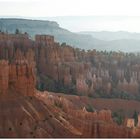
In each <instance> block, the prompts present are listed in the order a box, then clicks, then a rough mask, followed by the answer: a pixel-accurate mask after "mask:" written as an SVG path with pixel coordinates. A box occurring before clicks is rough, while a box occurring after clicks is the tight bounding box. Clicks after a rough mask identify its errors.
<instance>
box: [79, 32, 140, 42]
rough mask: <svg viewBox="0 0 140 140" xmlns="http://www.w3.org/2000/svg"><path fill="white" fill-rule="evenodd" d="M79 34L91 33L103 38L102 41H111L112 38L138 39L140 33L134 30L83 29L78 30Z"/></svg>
mask: <svg viewBox="0 0 140 140" xmlns="http://www.w3.org/2000/svg"><path fill="white" fill-rule="evenodd" d="M79 33H80V34H87V35H92V37H94V38H97V39H100V40H104V41H112V40H120V39H135V40H140V33H135V32H132V33H131V32H126V31H117V32H111V31H99V32H96V31H83V32H79Z"/></svg>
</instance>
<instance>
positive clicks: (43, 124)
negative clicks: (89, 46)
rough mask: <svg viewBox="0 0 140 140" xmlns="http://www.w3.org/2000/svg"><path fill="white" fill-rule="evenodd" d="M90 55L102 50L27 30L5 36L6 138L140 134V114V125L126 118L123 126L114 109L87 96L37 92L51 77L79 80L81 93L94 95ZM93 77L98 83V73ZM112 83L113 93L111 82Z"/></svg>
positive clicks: (1, 102)
mask: <svg viewBox="0 0 140 140" xmlns="http://www.w3.org/2000/svg"><path fill="white" fill-rule="evenodd" d="M90 54H92V55H93V56H94V55H95V54H96V51H93V52H88V53H86V52H84V51H80V50H75V49H73V48H72V47H70V46H68V45H65V44H63V46H60V45H59V44H58V43H56V42H54V38H53V37H52V36H45V35H41V36H40V35H37V36H36V41H32V40H30V39H28V36H27V34H25V35H23V34H16V35H9V34H3V33H2V34H0V59H1V60H0V137H4V138H13V137H14V138H16V137H18V138H25V137H27V138H36V137H37V138H52V137H53V138H73V137H74V138H128V137H129V138H131V137H140V129H139V126H140V125H139V124H140V117H139V116H138V122H137V124H134V119H133V118H125V120H124V123H121V124H120V125H118V124H117V123H116V121H115V120H114V118H113V117H112V112H111V110H109V108H107V109H104V106H103V107H102V108H100V109H99V108H97V107H96V108H94V109H91V108H89V103H90V100H91V99H90V98H87V97H86V96H85V97H79V96H75V95H73V96H71V95H64V94H60V93H51V92H48V91H44V92H40V91H38V90H36V88H35V85H36V84H37V85H38V84H39V85H40V83H41V82H42V81H43V82H46V81H45V80H44V79H43V77H44V76H45V75H46V76H47V75H48V76H50V77H51V78H52V79H54V80H55V81H56V82H57V83H59V82H60V83H59V84H62V85H60V86H63V84H64V85H65V86H67V87H70V85H71V84H72V81H75V85H76V89H77V93H78V94H81V93H83V94H84V95H88V94H89V93H88V91H89V86H88V85H87V83H86V80H85V78H91V77H92V74H91V69H92V67H91V66H92V63H91V62H90V61H91V60H92V59H91V55H90ZM89 58H90V59H89ZM87 61H89V62H87ZM99 64H100V63H99ZM115 64H116V63H115ZM95 66H96V65H95ZM98 67H99V68H100V67H101V66H98ZM97 74H98V73H97ZM102 74H103V75H104V76H105V75H106V76H107V74H104V73H103V72H102ZM42 75H43V77H41V76H42ZM106 76H105V77H106ZM93 78H94V79H93V82H94V83H96V80H95V79H96V76H95V74H94V75H93ZM106 78H107V77H106ZM36 81H37V82H36ZM62 81H63V82H62ZM97 81H98V82H99V83H98V84H97V83H96V86H97V87H98V86H99V87H101V85H100V84H101V83H102V80H101V78H98V80H97ZM51 84H52V83H50V85H51ZM58 86H59V85H58ZM94 86H95V85H94V84H93V83H91V87H92V88H94ZM107 87H108V88H107V91H108V93H110V90H109V89H110V84H107ZM104 89H106V88H104ZM134 89H135V88H134ZM69 90H70V89H69ZM132 91H133V90H132ZM134 91H135V90H134ZM134 94H137V93H134ZM93 102H94V101H93ZM128 117H129V116H128Z"/></svg>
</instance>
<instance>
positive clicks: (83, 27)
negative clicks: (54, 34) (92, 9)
mask: <svg viewBox="0 0 140 140" xmlns="http://www.w3.org/2000/svg"><path fill="white" fill-rule="evenodd" d="M40 19H47V20H52V21H57V22H58V23H59V25H60V26H61V27H63V28H66V29H68V30H70V31H73V32H80V31H128V32H140V16H62V17H48V18H40Z"/></svg>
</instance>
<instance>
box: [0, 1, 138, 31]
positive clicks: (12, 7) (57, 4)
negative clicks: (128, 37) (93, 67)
mask: <svg viewBox="0 0 140 140" xmlns="http://www.w3.org/2000/svg"><path fill="white" fill-rule="evenodd" d="M139 5H140V1H139V0H82V1H81V0H76V1H75V0H67V1H66V0H0V17H1V18H3V17H9V18H26V19H39V20H52V21H56V22H58V24H59V25H60V26H61V27H62V28H65V29H68V30H70V31H72V32H80V31H113V32H115V31H127V32H138V33H139V32H140V26H139V25H140V16H139V15H140V8H139Z"/></svg>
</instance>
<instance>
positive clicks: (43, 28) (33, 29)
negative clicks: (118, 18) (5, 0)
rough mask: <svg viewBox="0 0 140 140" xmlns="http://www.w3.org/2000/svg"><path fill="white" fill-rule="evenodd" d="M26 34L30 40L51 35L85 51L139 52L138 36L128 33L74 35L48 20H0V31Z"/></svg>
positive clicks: (61, 41) (81, 33)
mask: <svg viewBox="0 0 140 140" xmlns="http://www.w3.org/2000/svg"><path fill="white" fill-rule="evenodd" d="M17 28H18V29H19V30H20V31H21V32H23V33H24V32H27V33H28V34H29V35H30V36H31V37H32V38H33V37H34V35H35V34H50V35H53V36H54V37H55V39H56V41H58V42H60V43H63V42H66V43H67V44H69V45H71V46H73V47H76V48H81V49H85V50H89V49H91V50H92V49H96V50H99V51H101V50H102V51H104V50H107V51H119V50H120V51H124V52H136V51H138V52H140V34H139V33H129V32H106V31H104V32H80V33H74V32H70V31H69V30H67V29H64V28H62V27H60V26H59V24H58V23H57V22H54V21H48V20H31V19H17V18H1V19H0V30H1V31H5V32H6V31H7V32H9V33H14V32H15V30H16V29H17Z"/></svg>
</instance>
